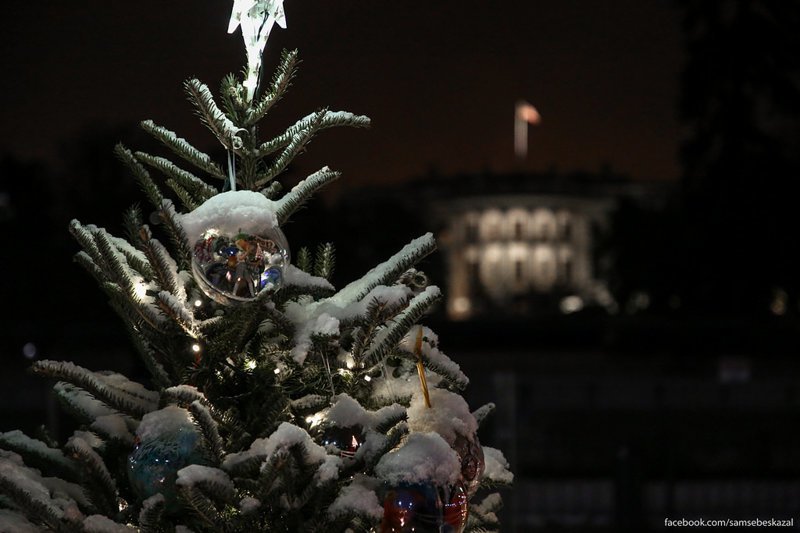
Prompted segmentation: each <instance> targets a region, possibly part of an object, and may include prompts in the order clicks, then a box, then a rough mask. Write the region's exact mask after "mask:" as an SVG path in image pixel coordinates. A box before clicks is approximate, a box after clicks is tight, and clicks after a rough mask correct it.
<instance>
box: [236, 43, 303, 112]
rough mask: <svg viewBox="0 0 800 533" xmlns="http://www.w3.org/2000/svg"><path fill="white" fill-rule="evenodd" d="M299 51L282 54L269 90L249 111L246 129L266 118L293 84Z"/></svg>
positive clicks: (285, 51)
mask: <svg viewBox="0 0 800 533" xmlns="http://www.w3.org/2000/svg"><path fill="white" fill-rule="evenodd" d="M297 63H298V61H297V50H284V51H283V53H282V54H281V61H280V63H279V64H278V68H277V69H276V70H275V73H274V74H273V76H272V82H271V83H270V86H269V90H268V91H267V92H265V93H264V95H263V96H262V97H261V98H260V99H259V100H258V103H256V104H255V105H254V106H252V107H251V108H250V109H248V112H247V120H246V121H245V123H244V126H245V127H249V126H252V125H254V124H255V123H256V122H258V121H259V120H261V119H262V118H264V115H266V114H267V112H268V111H269V110H270V109H271V108H272V106H274V105H275V104H276V103H277V102H278V101H279V100H280V99H281V98H282V97H283V95H284V93H285V92H286V90H287V89H288V88H289V86H290V85H291V84H292V79H294V75H295V72H296V67H297Z"/></svg>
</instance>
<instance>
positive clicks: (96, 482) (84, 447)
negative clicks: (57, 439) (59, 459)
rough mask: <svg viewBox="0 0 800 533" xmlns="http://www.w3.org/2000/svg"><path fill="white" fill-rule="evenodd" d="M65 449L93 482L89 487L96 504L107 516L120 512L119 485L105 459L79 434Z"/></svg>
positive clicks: (69, 441)
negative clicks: (118, 500)
mask: <svg viewBox="0 0 800 533" xmlns="http://www.w3.org/2000/svg"><path fill="white" fill-rule="evenodd" d="M64 449H65V450H67V451H68V452H69V453H70V454H71V455H72V457H74V458H75V459H76V460H77V462H78V463H79V464H81V465H82V466H83V469H84V471H85V472H86V474H88V478H89V479H90V480H92V481H93V483H87V485H88V486H91V487H92V489H93V490H92V492H91V498H92V501H93V502H94V504H95V505H96V506H97V507H98V508H99V509H100V510H101V511H103V513H105V514H106V515H113V514H114V513H115V512H116V511H118V510H119V508H118V506H117V485H116V483H115V482H114V478H113V476H112V475H111V472H109V471H108V467H106V464H105V462H103V458H102V457H100V455H98V453H97V452H96V451H94V449H93V448H92V446H91V445H90V444H89V443H88V442H86V441H85V440H84V439H83V437H82V436H81V435H78V434H77V432H76V434H75V435H73V436H72V437H70V438H69V440H68V441H67V443H66V444H65V445H64Z"/></svg>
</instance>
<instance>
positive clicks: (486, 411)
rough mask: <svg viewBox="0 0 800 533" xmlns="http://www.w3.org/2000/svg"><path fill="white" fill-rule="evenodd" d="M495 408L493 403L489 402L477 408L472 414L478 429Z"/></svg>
mask: <svg viewBox="0 0 800 533" xmlns="http://www.w3.org/2000/svg"><path fill="white" fill-rule="evenodd" d="M495 407H496V406H495V404H494V402H489V403H487V404H486V405H482V406H481V407H478V408H477V409H475V410H474V411H473V412H472V416H474V417H475V421H476V422H478V427H480V426H481V425H482V424H483V421H484V420H486V419H487V418H489V415H491V414H492V413H493V412H494V409H495Z"/></svg>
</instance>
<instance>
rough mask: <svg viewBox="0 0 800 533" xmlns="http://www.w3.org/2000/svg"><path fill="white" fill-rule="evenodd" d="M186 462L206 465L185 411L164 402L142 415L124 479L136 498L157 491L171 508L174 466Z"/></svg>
mask: <svg viewBox="0 0 800 533" xmlns="http://www.w3.org/2000/svg"><path fill="white" fill-rule="evenodd" d="M190 464H202V465H207V464H208V459H207V457H206V455H205V453H204V451H203V447H202V442H201V438H200V434H199V433H198V431H197V429H196V428H195V426H194V424H193V423H192V421H191V418H190V417H189V413H188V411H186V410H185V409H181V408H180V407H176V406H167V407H165V408H164V409H160V410H159V411H154V412H153V413H149V414H147V415H145V416H144V418H143V419H142V423H141V424H140V425H139V428H138V429H137V431H136V439H135V441H134V449H133V451H132V452H131V453H130V455H128V480H129V482H130V484H131V488H132V489H133V491H134V492H135V493H136V495H137V496H138V497H139V499H140V500H145V499H147V498H149V497H150V496H153V495H155V494H158V493H161V494H162V495H163V496H164V499H165V503H166V506H167V509H168V510H174V509H175V507H176V504H177V490H176V488H175V481H176V479H177V476H178V470H180V469H181V468H183V467H185V466H188V465H190Z"/></svg>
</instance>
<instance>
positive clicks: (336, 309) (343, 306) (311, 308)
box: [285, 285, 413, 364]
mask: <svg viewBox="0 0 800 533" xmlns="http://www.w3.org/2000/svg"><path fill="white" fill-rule="evenodd" d="M340 294H341V293H339V294H337V295H336V296H333V297H331V298H326V299H324V300H320V301H318V302H308V301H306V300H301V301H297V302H289V303H288V304H287V305H286V310H285V314H286V317H287V318H288V319H289V320H290V321H291V322H292V323H294V324H295V325H296V326H297V328H296V331H295V338H294V341H295V346H294V348H292V358H293V359H294V360H295V361H296V362H297V363H298V364H303V362H304V361H305V358H306V356H307V355H308V350H309V349H310V348H311V336H312V335H314V334H328V335H337V334H338V333H339V323H340V322H341V321H343V320H350V319H353V318H355V317H358V316H364V315H365V314H366V313H367V309H368V308H369V305H370V303H372V301H373V300H376V299H377V300H380V301H382V302H386V303H387V304H389V305H399V304H400V303H402V302H404V301H405V300H407V299H409V298H410V297H411V296H413V293H412V291H411V289H410V288H409V287H406V286H405V285H393V286H391V287H389V286H383V285H381V286H378V287H374V288H373V289H372V290H371V291H370V292H369V293H368V294H367V295H366V296H364V298H362V299H361V300H358V301H356V302H347V301H346V300H345V299H343V298H340V297H338V296H339V295H340Z"/></svg>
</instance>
